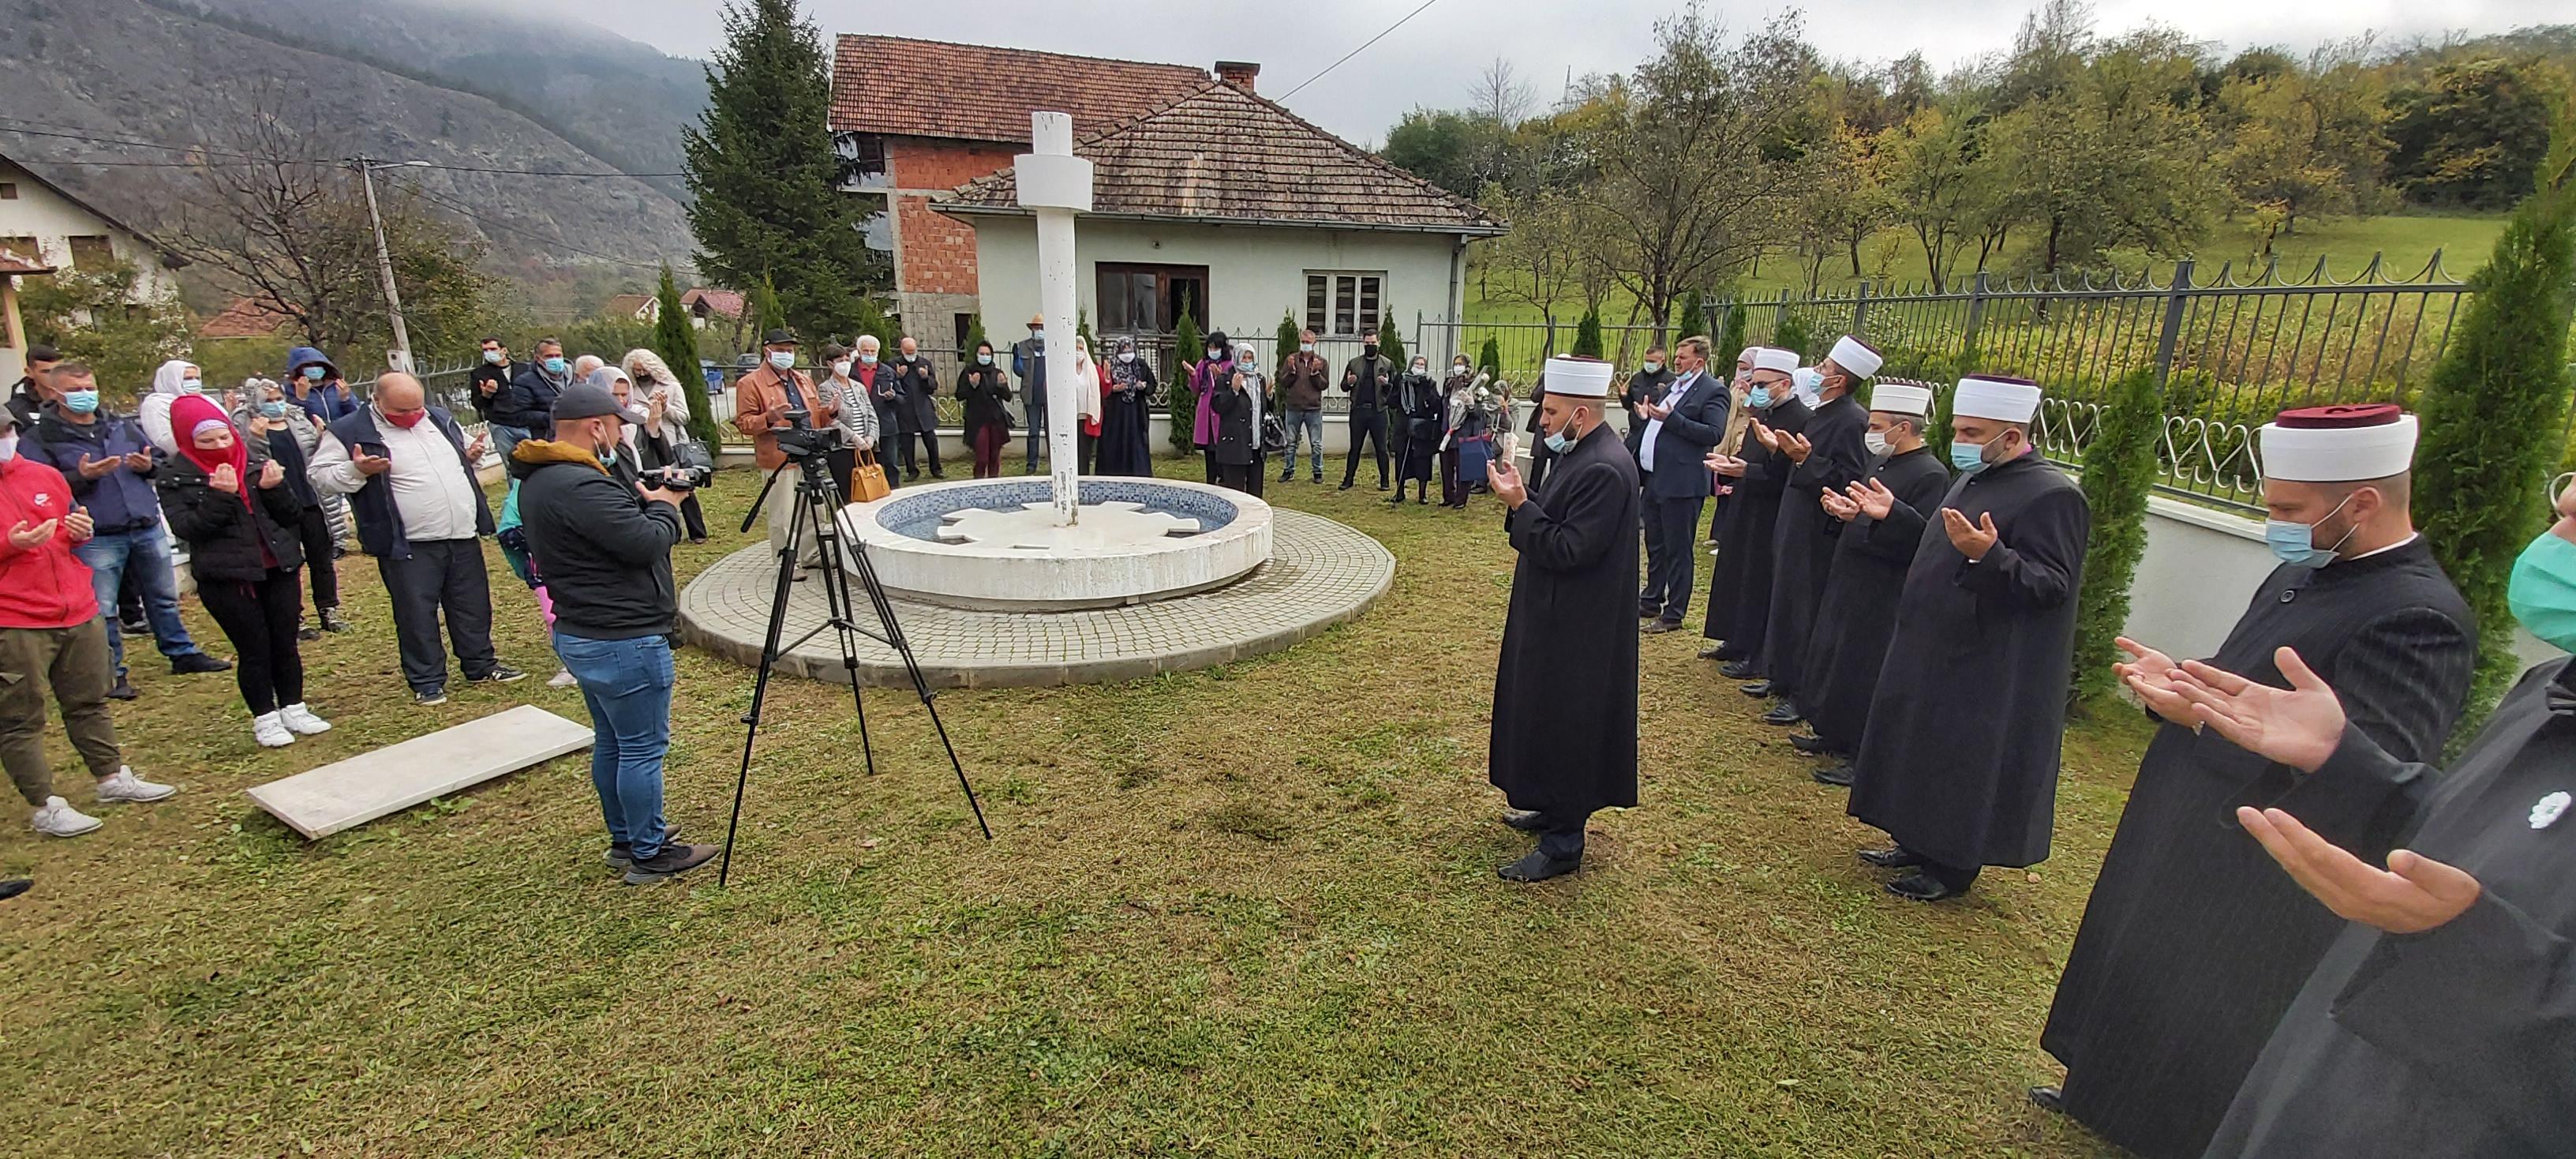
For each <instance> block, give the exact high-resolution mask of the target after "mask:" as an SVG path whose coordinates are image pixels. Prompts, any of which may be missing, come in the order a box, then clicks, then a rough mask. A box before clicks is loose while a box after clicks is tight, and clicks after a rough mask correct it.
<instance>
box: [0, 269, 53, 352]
mask: <svg viewBox="0 0 2576 1159" xmlns="http://www.w3.org/2000/svg"><path fill="white" fill-rule="evenodd" d="M52 272H54V268H53V267H52V266H49V265H46V264H45V263H44V262H43V261H41V260H39V259H37V258H34V257H31V256H28V255H26V254H22V253H19V252H18V251H16V250H13V249H10V248H9V247H8V246H6V245H0V383H11V382H16V381H18V377H19V376H20V375H23V374H25V373H27V324H26V321H25V320H24V319H23V318H21V317H20V316H19V314H18V279H20V278H32V277H41V276H43V275H46V274H50V273H52Z"/></svg>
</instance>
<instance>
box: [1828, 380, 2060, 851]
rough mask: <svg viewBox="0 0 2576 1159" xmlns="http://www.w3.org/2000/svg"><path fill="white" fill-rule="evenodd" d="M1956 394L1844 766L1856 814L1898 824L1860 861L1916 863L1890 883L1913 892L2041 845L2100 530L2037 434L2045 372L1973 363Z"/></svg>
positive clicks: (2051, 816)
mask: <svg viewBox="0 0 2576 1159" xmlns="http://www.w3.org/2000/svg"><path fill="white" fill-rule="evenodd" d="M1953 397H1954V401H1953V403H1952V405H1951V416H1952V421H1951V424H1950V462H1951V465H1952V466H1955V467H1957V468H1958V469H1959V473H1960V478H1959V481H1958V482H1956V483H1953V484H1951V485H1950V492H1949V494H1948V495H1946V496H1944V497H1943V499H1942V503H1941V512H1940V515H1939V517H1938V518H1937V519H1936V520H1934V521H1932V522H1931V523H1929V524H1927V525H1926V526H1925V527H1924V530H1923V538H1922V540H1921V541H1920V542H1918V543H1917V544H1916V545H1915V548H1914V562H1913V563H1912V564H1911V565H1910V566H1908V568H1907V569H1906V573H1905V587H1904V590H1903V591H1902V592H1901V593H1900V594H1899V595H1898V597H1897V604H1896V636H1895V638H1894V639H1892V640H1890V641H1889V642H1888V646H1887V663H1886V666H1885V667H1884V668H1882V669H1881V670H1880V672H1879V679H1878V692H1877V695H1876V696H1875V697H1874V698H1873V699H1872V700H1871V701H1870V706H1869V731H1868V732H1866V733H1864V734H1863V735H1862V737H1861V742H1860V756H1859V759H1857V760H1855V761H1854V762H1853V765H1852V767H1853V768H1854V769H1855V770H1857V772H1858V776H1857V777H1856V778H1855V779H1854V781H1853V782H1852V798H1851V808H1850V812H1851V815H1852V816H1854V817H1857V818H1859V819H1861V820H1862V821H1865V822H1868V823H1869V824H1871V825H1875V826H1877V827H1878V828H1880V829H1884V830H1886V831H1887V833H1888V835H1889V836H1891V837H1894V838H1895V839H1896V844H1895V845H1894V846H1893V847H1892V848H1887V849H1871V850H1864V851H1862V853H1861V855H1860V857H1861V860H1862V861H1863V862H1866V863H1868V864H1870V865H1872V866H1876V867H1878V868H1881V869H1896V870H1910V871H1911V872H1909V873H1907V874H1906V875H1905V876H1903V877H1901V878H1899V879H1897V880H1895V881H1893V882H1890V883H1889V884H1888V887H1887V888H1888V891H1889V892H1891V893H1894V894H1896V895H1897V896H1899V897H1905V898H1911V899H1913V900H1916V901H1938V900H1940V899H1942V898H1949V897H1956V896H1958V895H1960V894H1962V893H1965V892H1967V890H1968V886H1969V885H1970V883H1972V882H1974V881H1976V879H1977V871H1978V870H1979V869H1980V868H1981V867H1984V866H1988V865H2010V866H2025V865H2036V864H2038V863H2039V862H2041V861H2043V860H2046V859H2047V857H2048V839H2049V830H2050V827H2051V825H2052V824H2053V823H2054V821H2055V819H2056V813H2057V758H2058V743H2059V741H2060V739H2061V738H2062V737H2063V735H2064V733H2065V731H2066V689H2067V678H2068V676H2069V674H2070V669H2071V668H2072V667H2073V661H2074V656H2073V651H2074V647H2075V609H2076V599H2075V594H2076V592H2077V590H2078V589H2079V588H2080V587H2081V586H2082V585H2083V580H2084V549H2085V543H2086V538H2087V536H2089V535H2090V534H2091V532H2092V527H2093V517H2092V511H2091V508H2090V507H2089V506H2088V505H2087V504H2086V503H2085V501H2084V492H2083V490H2082V489H2080V488H2078V487H2077V486H2076V485H2075V481H2074V480H2073V479H2070V478H2068V477H2067V476H2066V473H2065V472H2063V471H2060V470H2058V469H2057V468H2056V467H2054V466H2051V465H2050V464H2049V462H2048V460H2047V459H2045V458H2043V457H2042V456H2041V455H2040V453H2039V447H2038V445H2037V444H2036V443H2034V442H2033V441H2032V440H2031V434H2030V431H2031V426H2032V424H2033V421H2034V420H2035V419H2036V418H2037V417H2038V413H2039V402H2040V390H2039V385H2038V384H2037V383H2034V382H2031V381H2029V380H2027V379H2019V378H2002V377H1997V376H1978V377H1974V378H1966V379H1961V380H1960V382H1959V386H1958V390H1957V393H1956V394H1955V395H1954V396H1953Z"/></svg>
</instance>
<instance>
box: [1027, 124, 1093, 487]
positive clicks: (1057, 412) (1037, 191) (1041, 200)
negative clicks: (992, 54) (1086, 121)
mask: <svg viewBox="0 0 2576 1159" xmlns="http://www.w3.org/2000/svg"><path fill="white" fill-rule="evenodd" d="M1029 149H1030V152H1027V153H1022V154H1020V155H1019V156H1018V157H1017V158H1014V159H1013V162H1012V164H1013V166H1014V172H1015V174H1016V176H1017V179H1018V184H1019V194H1020V206H1021V207H1022V208H1024V209H1027V210H1029V211H1031V212H1032V213H1035V214H1036V215H1037V219H1038V313H1039V315H1040V316H1041V317H1043V318H1045V319H1046V334H1047V340H1046V381H1047V386H1046V393H1047V397H1046V406H1047V474H1048V478H1049V480H1050V482H1051V484H1052V487H1053V490H1054V493H1055V494H1054V497H1055V519H1056V523H1057V524H1058V525H1059V526H1065V527H1070V526H1072V525H1073V524H1074V523H1075V522H1076V520H1077V519H1079V518H1080V513H1081V499H1080V497H1079V495H1077V494H1076V492H1077V490H1078V488H1079V487H1080V480H1079V478H1078V477H1077V476H1076V475H1075V473H1074V467H1075V466H1076V465H1077V461H1078V460H1079V459H1080V457H1081V456H1080V453H1079V451H1078V449H1077V448H1078V444H1077V443H1076V442H1075V438H1074V424H1075V423H1077V422H1080V421H1081V420H1080V418H1078V417H1077V416H1076V415H1075V414H1074V401H1073V313H1074V293H1075V289H1074V287H1075V280H1074V279H1075V277H1076V274H1075V267H1074V260H1073V215H1074V214H1077V213H1089V212H1091V162H1090V161H1088V160H1085V159H1083V158H1081V157H1076V156H1074V155H1073V118H1072V117H1071V116H1070V115H1068V114H1065V113H1030V114H1029Z"/></svg>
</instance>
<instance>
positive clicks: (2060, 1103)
mask: <svg viewBox="0 0 2576 1159" xmlns="http://www.w3.org/2000/svg"><path fill="white" fill-rule="evenodd" d="M2029 1094H2030V1105H2032V1106H2034V1107H2037V1108H2039V1109H2040V1110H2043V1111H2055V1112H2057V1113H2058V1114H2061V1115H2063V1114H2065V1113H2066V1092H2065V1091H2062V1090H2059V1089H2058V1088H2056V1087H2032V1088H2030V1092H2029Z"/></svg>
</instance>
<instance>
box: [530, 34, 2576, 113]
mask: <svg viewBox="0 0 2576 1159" xmlns="http://www.w3.org/2000/svg"><path fill="white" fill-rule="evenodd" d="M485 2H487V3H488V2H490V0H485ZM1418 2H1419V0H1290V2H1288V3H1243V2H1241V0H1220V2H1219V3H1213V4H1211V3H1209V2H1208V0H1119V2H1117V3H1114V4H1062V3H1041V2H1037V0H965V2H963V3H946V4H912V3H887V2H885V0H806V4H805V8H806V11H807V12H809V13H811V14H812V15H813V16H814V18H815V19H816V21H817V22H818V23H820V24H821V26H822V28H823V31H824V33H825V34H826V35H827V36H828V35H830V34H834V33H843V32H874V33H883V34H889V35H898V36H918V37H924V38H927V39H932V40H958V41H968V42H973V43H981V44H1000V45H1009V46H1013V47H1019V48H1042V49H1048V50H1051V51H1056V52H1070V53H1077V54H1081V55H1086V56H1111V57H1123V58H1127V59H1132V60H1153V61H1170V62H1175V63H1183V64H1195V65H1200V66H1202V67H1204V66H1206V65H1208V64H1211V63H1213V62H1215V61H1217V60H1219V59H1228V60H1253V61H1258V62H1260V64H1261V66H1262V67H1261V79H1260V82H1259V87H1260V90H1261V92H1262V93H1263V94H1264V95H1267V96H1270V97H1272V98H1274V99H1276V98H1278V97H1280V96H1281V95H1282V94H1285V93H1287V92H1288V91H1289V90H1290V89H1292V88H1295V87H1296V86H1297V85H1298V84H1300V83H1301V82H1303V81H1305V80H1307V79H1308V78H1309V77H1312V76H1314V75H1315V74H1316V73H1317V72H1319V71H1321V70H1322V69H1323V68H1324V67H1325V66H1327V65H1330V64H1331V63H1332V62H1333V60H1334V58H1336V57H1339V56H1341V55H1342V54H1343V53H1345V52H1348V51H1350V50H1351V49H1352V48H1354V47H1357V46H1358V45H1359V44H1360V43H1361V42H1362V41H1365V40H1367V39H1368V38H1369V37H1371V36H1375V35H1377V34H1378V33H1379V32H1381V31H1383V30H1384V29H1385V28H1386V26H1387V25H1388V24H1390V23H1392V22H1394V20H1395V19H1396V18H1397V17H1399V16H1402V15H1403V14H1404V13H1405V12H1407V11H1410V10H1411V9H1412V7H1413V5H1414V4H1415V3H1418ZM1679 6H1680V0H1436V2H1435V3H1433V4H1432V5H1431V7H1430V9H1429V10H1427V11H1425V12H1423V13H1422V14H1421V15H1419V16H1416V17H1414V18H1413V20H1412V21H1411V22H1410V23H1408V24H1406V25H1405V26H1404V27H1402V28H1400V29H1397V30H1396V31H1395V32H1394V33H1393V34H1391V35H1389V36H1387V38H1386V39H1384V40H1381V41H1379V42H1377V43H1376V44H1375V45H1373V46H1371V47H1370V48H1369V49H1368V51H1366V52H1363V53H1361V54H1359V55H1358V56H1356V57H1353V58H1351V60H1350V61H1349V62H1348V63H1345V64H1343V65H1342V66H1341V67H1339V68H1337V69H1334V70H1333V72H1332V73H1331V74H1330V75H1328V76H1326V77H1324V78H1323V79H1322V80H1320V81H1317V82H1316V83H1315V84H1313V85H1312V86H1310V87H1308V88H1306V89H1305V90H1304V91H1302V92H1299V93H1297V94H1296V95H1295V96H1294V97H1290V98H1288V100H1287V102H1286V103H1287V104H1288V106H1289V107H1290V108H1292V109H1294V110H1295V111H1296V112H1297V113H1298V114H1300V115H1302V116H1304V117H1306V118H1307V119H1309V120H1312V121H1315V122H1317V123H1318V124H1321V125H1323V126H1324V127H1325V128H1327V129H1331V130H1333V131H1334V132H1336V133H1340V134H1341V135H1343V136H1344V137H1347V138H1349V139H1351V140H1353V141H1356V142H1358V143H1360V144H1364V145H1368V144H1375V143H1376V142H1377V141H1378V140H1379V138H1380V137H1381V136H1382V135H1383V134H1384V133H1385V132H1386V129H1387V126H1389V125H1392V124H1394V123H1395V120H1396V118H1397V117H1399V116H1401V115H1402V114H1403V113H1404V111H1405V110H1407V109H1410V108H1413V107H1414V106H1416V105H1427V106H1431V107H1435V108H1437V107H1444V106H1459V105H1463V104H1465V103H1466V96H1467V92H1468V89H1469V87H1470V86H1471V85H1473V84H1474V83H1475V79H1476V75H1477V73H1478V72H1479V71H1480V70H1481V69H1482V68H1483V66H1484V64H1485V63H1486V62H1487V61H1489V60H1491V59H1492V58H1494V57H1495V56H1498V55H1499V56H1502V57H1504V58H1506V59H1508V60H1510V61H1512V63H1513V64H1514V65H1515V66H1516V67H1517V69H1518V70H1519V72H1520V74H1521V75H1522V76H1524V77H1527V78H1529V79H1530V80H1532V81H1533V82H1534V85H1535V87H1536V88H1537V89H1538V95H1539V97H1540V103H1541V104H1542V105H1544V104H1546V103H1548V102H1551V101H1553V100H1554V99H1555V97H1556V95H1557V94H1558V92H1559V90H1560V89H1561V88H1562V87H1563V85H1564V82H1565V77H1566V72H1567V70H1568V69H1571V70H1573V72H1574V74H1575V75H1578V76H1580V75H1582V74H1584V73H1587V72H1607V71H1616V70H1624V69H1626V68H1628V67H1630V66H1631V65H1633V64H1635V63H1636V61H1637V60H1638V59H1639V58H1640V57H1641V56H1643V55H1644V53H1645V51H1646V45H1647V44H1648V42H1649V40H1648V38H1649V36H1650V34H1651V30H1652V28H1653V25H1654V22H1655V20H1656V18H1657V17H1659V16H1661V15H1663V14H1665V13H1668V12H1671V11H1673V10H1675V9H1676V8H1678V7H1679ZM509 7H510V8H511V9H513V10H515V11H519V12H523V13H546V12H553V13H557V14H560V16H561V18H563V19H567V20H579V21H585V22H591V23H598V24H602V25H603V26H605V27H607V28H609V29H610V30H611V31H614V32H617V33H619V34H621V35H624V36H627V37H629V38H632V39H635V40H641V41H644V42H646V43H648V44H651V45H653V46H655V47H657V48H660V49H662V50H663V51H665V52H669V53H673V54H675V55H681V56H696V57H703V56H705V55H707V54H708V52H709V51H710V50H711V49H712V47H713V45H714V44H715V42H716V41H717V39H718V37H719V36H720V35H721V29H720V26H719V24H718V22H717V17H716V12H717V3H716V0H618V2H617V3H615V4H601V3H599V2H598V0H509ZM1708 7H1709V10H1710V11H1711V12H1713V13H1716V14H1718V15H1720V16H1721V17H1722V18H1724V19H1725V20H1726V21H1727V23H1728V24H1729V25H1730V26H1731V27H1739V28H1740V27H1749V26H1754V25H1759V24H1761V23H1762V22H1764V21H1766V20H1768V19H1769V18H1770V17H1771V16H1772V15H1773V14H1774V13H1777V12H1780V11H1782V10H1783V9H1784V8H1785V7H1787V6H1785V5H1776V4H1765V3H1757V2H1752V0H1714V2H1712V3H1710V4H1709V5H1708ZM1799 7H1801V8H1802V10H1803V11H1804V12H1805V15H1806V25H1807V31H1808V39H1809V40H1810V41H1811V42H1813V43H1815V44H1816V45H1818V46H1819V47H1820V48H1821V49H1822V50H1823V51H1824V52H1825V53H1826V55H1828V56H1831V57H1835V58H1837V59H1846V60H1891V59H1894V58H1896V57H1899V56H1902V55H1904V54H1905V53H1907V52H1909V51H1912V50H1915V49H1921V50H1922V51H1923V53H1924V55H1925V56H1926V57H1927V58H1928V59H1930V60H1931V61H1932V62H1933V64H1934V65H1935V66H1939V67H1947V66H1949V65H1951V64H1955V63H1959V62H1962V61H1965V60H1969V59H1972V58H1974V57H1976V56H1978V55H1981V54H1984V53H1988V52H1993V51H1997V50H2000V49H2002V48H2004V47H2006V46H2008V45H2009V44H2010V43H2011V40H2012V33H2013V29H2014V27H2015V26H2016V25H2018V24H2019V23H2020V21H2021V18H2022V14H2023V13H2024V12H2025V11H2027V8H2028V6H2027V5H2016V4H2014V3H2010V2H2006V3H1994V2H1990V0H1815V2H1811V3H1807V4H1804V5H1801V6H1799ZM2094 12H2095V16H2096V26H2097V27H2098V28H2099V29H2100V30H2102V31H2104V32H2118V31H2123V30H2126V29H2129V28H2133V27H2136V26H2138V25H2139V24H2141V23H2144V22H2146V21H2148V20H2149V19H2150V18H2152V19H2154V20H2156V21H2160V22H2163V23H2165V24H2169V25H2173V26H2175V27H2178V28H2180V29H2181V30H2183V31H2184V32H2186V33H2188V34H2190V35H2192V36H2194V37H2197V38H2199V39H2202V40H2210V41H2216V42H2219V43H2220V44H2221V45H2222V46H2224V48H2226V49H2228V50H2233V49H2238V48H2245V47H2250V46H2253V45H2266V44H2268V45H2279V46H2283V47H2287V48H2291V49H2294V50H2298V51H2305V50H2306V49H2308V48H2311V47H2313V46H2315V45H2316V44H2318V43H2319V42H2321V41H2325V40H2331V39H2342V38H2346V37H2351V36H2356V35H2359V34H2361V33H2364V32H2375V33H2377V34H2378V35H2379V37H2380V38H2381V39H2382V40H2383V41H2388V40H2406V39H2411V38H2414V37H2418V36H2439V35H2440V34H2442V33H2443V32H2444V31H2446V30H2452V29H2463V30H2467V31H2469V32H2471V33H2487V32H2501V31H2505V30H2507V29H2511V28H2515V27H2520V26H2523V25H2530V24H2540V23H2544V22H2549V21H2552V20H2556V21H2565V20H2568V19H2570V8H2569V7H2568V4H2567V0H2444V2H2442V3H2431V4H2428V3H2421V2H2414V3H2398V2H2396V0H2265V2H2262V3H2245V2H2242V0H2234V2H2231V0H2096V3H2095V4H2094ZM605 13H613V14H614V15H605V16H604V15H603V14H605Z"/></svg>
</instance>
